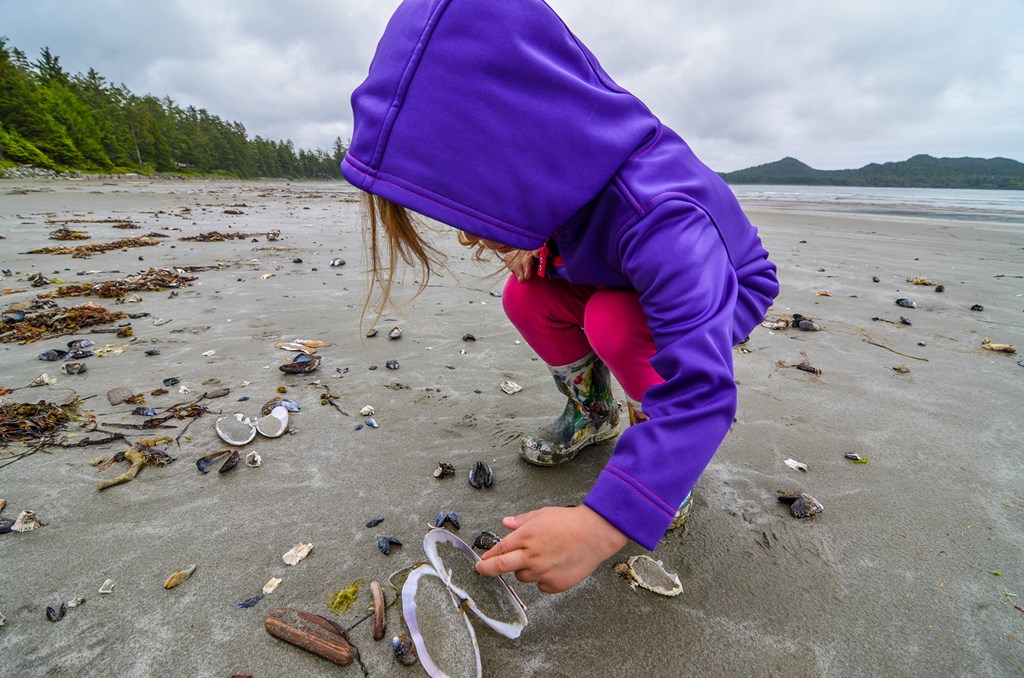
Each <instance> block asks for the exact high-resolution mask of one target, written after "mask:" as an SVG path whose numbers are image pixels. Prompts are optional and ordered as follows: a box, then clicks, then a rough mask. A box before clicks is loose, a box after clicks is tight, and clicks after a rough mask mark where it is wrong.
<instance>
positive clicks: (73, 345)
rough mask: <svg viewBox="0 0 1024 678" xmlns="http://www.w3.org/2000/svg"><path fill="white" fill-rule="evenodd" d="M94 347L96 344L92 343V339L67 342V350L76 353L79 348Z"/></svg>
mask: <svg viewBox="0 0 1024 678" xmlns="http://www.w3.org/2000/svg"><path fill="white" fill-rule="evenodd" d="M95 345H96V342H95V341H93V340H92V339H72V340H71V341H69V342H68V350H69V351H76V350H78V349H80V348H89V347H90V346H95Z"/></svg>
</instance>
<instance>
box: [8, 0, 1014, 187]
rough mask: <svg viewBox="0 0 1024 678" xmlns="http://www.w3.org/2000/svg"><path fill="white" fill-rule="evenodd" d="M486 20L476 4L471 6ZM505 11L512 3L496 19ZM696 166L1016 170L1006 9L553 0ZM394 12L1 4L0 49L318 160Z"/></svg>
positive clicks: (354, 7) (1001, 4)
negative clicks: (903, 164) (962, 161)
mask: <svg viewBox="0 0 1024 678" xmlns="http://www.w3.org/2000/svg"><path fill="white" fill-rule="evenodd" d="M479 1H481V2H482V1H489V0H479ZM495 1H511V0H495ZM549 3H550V4H551V6H552V7H554V9H555V10H556V11H557V12H558V13H559V14H561V15H562V17H563V19H565V21H566V23H567V24H568V25H569V26H570V28H572V30H573V31H574V32H575V33H576V34H577V35H578V36H579V37H580V38H581V39H582V40H583V41H584V42H585V43H586V44H587V45H588V46H589V47H590V49H591V50H592V51H593V52H594V53H595V54H596V55H597V56H598V58H599V59H600V60H601V62H602V64H603V65H604V67H605V69H606V70H607V71H608V72H609V73H610V74H611V75H612V77H613V78H615V79H616V80H617V81H618V82H619V83H620V84H621V85H623V86H625V87H627V88H628V89H630V90H632V91H633V92H634V93H636V94H637V95H639V96H640V98H642V99H643V100H644V101H645V102H646V103H647V104H648V105H649V106H650V107H651V109H652V110H653V111H654V112H655V113H656V114H658V115H659V117H661V118H662V120H664V121H665V122H666V124H668V125H669V126H671V127H672V128H674V129H675V130H676V131H678V132H679V133H680V134H681V135H682V136H683V137H684V138H685V139H686V140H687V141H688V142H689V143H690V144H691V146H693V147H694V149H695V150H696V151H697V153H698V155H700V156H701V157H702V158H703V159H704V160H705V162H707V163H708V164H709V165H711V166H712V167H713V168H715V169H717V170H720V171H729V170H736V169H741V168H744V167H749V166H752V165H758V164H762V163H766V162H772V161H774V160H778V159H780V158H782V157H784V156H793V157H796V158H799V159H800V160H802V161H804V162H806V163H807V164H809V165H811V166H812V167H817V168H819V169H839V168H852V167H860V166H862V165H865V164H867V163H869V162H885V161H892V160H905V159H906V158H908V157H910V156H912V155H915V154H918V153H928V154H931V155H936V156H953V157H959V156H975V157H994V156H1002V157H1009V158H1013V159H1015V160H1020V161H1024V39H1022V38H1021V36H1022V35H1024V2H1022V1H1021V0H985V1H984V2H976V1H975V0H829V1H828V2H823V1H822V0H814V1H812V0H787V1H785V2H783V1H779V0H766V1H763V2H755V1H751V0H715V1H714V2H706V1H703V2H696V1H694V0H632V1H630V2H622V1H621V0H614V1H612V0H549ZM398 4H399V3H398V0H292V2H289V3H282V2H275V1H272V0H245V1H243V0H164V1H163V2H159V3H156V2H154V3H150V2H145V1H138V0H136V1H134V2H132V1H128V0H0V36H6V37H7V38H8V40H9V44H10V46H14V47H17V48H19V49H21V50H23V51H24V52H26V53H27V55H28V56H29V58H30V59H33V60H34V59H36V58H37V57H38V55H39V50H40V49H41V48H42V47H44V46H48V47H49V48H50V50H51V51H52V52H53V53H54V54H56V55H58V56H59V57H60V58H61V63H62V64H63V65H64V67H65V69H66V70H68V71H70V72H72V73H77V72H84V71H86V70H87V69H88V68H89V67H92V68H95V69H96V70H97V71H98V72H99V73H100V74H101V75H103V76H104V77H106V78H107V80H109V81H112V82H114V83H124V84H125V85H127V86H128V88H129V89H130V90H131V91H133V92H135V93H136V94H146V93H150V94H154V95H157V96H160V97H163V96H165V95H167V96H170V97H171V98H172V99H174V100H175V101H176V102H177V103H178V104H179V105H182V106H186V105H193V106H196V107H197V108H205V109H207V110H208V111H209V112H210V113H212V114H215V115H218V116H220V117H221V118H223V119H226V120H233V121H238V122H241V123H242V124H244V125H245V127H246V130H247V131H248V132H249V134H250V135H256V134H259V135H261V136H264V137H268V138H272V139H291V140H292V141H293V142H294V143H295V145H296V146H297V147H300V148H324V149H328V148H330V146H331V144H332V142H333V141H334V138H335V137H341V138H342V139H344V140H347V139H348V138H349V137H350V135H351V130H352V119H351V116H352V113H351V109H350V107H349V101H348V97H349V94H350V93H351V91H352V89H353V88H354V87H355V86H356V85H358V84H359V82H361V81H362V79H363V77H364V76H365V74H366V69H367V67H368V66H369V62H370V58H371V57H372V55H373V50H374V47H375V45H376V42H377V39H378V38H379V37H380V33H381V32H382V31H383V28H384V25H385V24H386V22H387V19H388V17H389V16H390V14H391V12H392V11H393V10H394V8H395V7H396V6H397V5H398Z"/></svg>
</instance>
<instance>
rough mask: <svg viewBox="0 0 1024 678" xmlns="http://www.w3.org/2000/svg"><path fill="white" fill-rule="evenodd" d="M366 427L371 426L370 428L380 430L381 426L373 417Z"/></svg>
mask: <svg viewBox="0 0 1024 678" xmlns="http://www.w3.org/2000/svg"><path fill="white" fill-rule="evenodd" d="M366 425H367V426H369V427H370V428H380V424H378V423H377V420H376V419H374V418H373V417H370V418H369V419H367V420H366Z"/></svg>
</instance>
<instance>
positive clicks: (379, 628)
mask: <svg viewBox="0 0 1024 678" xmlns="http://www.w3.org/2000/svg"><path fill="white" fill-rule="evenodd" d="M370 593H371V594H372V595H373V639H374V640H380V639H381V638H383V637H384V630H385V629H386V628H387V627H388V606H387V604H386V603H385V601H384V591H383V589H381V587H380V582H379V581H377V580H376V579H374V580H373V581H371V582H370Z"/></svg>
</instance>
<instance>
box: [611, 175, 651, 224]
mask: <svg viewBox="0 0 1024 678" xmlns="http://www.w3.org/2000/svg"><path fill="white" fill-rule="evenodd" d="M612 182H613V183H614V184H615V187H616V188H618V189H619V192H620V193H622V194H623V196H624V197H625V198H626V201H627V202H629V204H630V206H631V207H632V208H633V209H634V210H635V211H636V212H637V213H638V214H640V213H641V212H642V211H643V208H642V207H641V206H640V201H639V200H637V199H636V196H635V195H633V192H632V191H631V190H629V186H627V185H626V182H625V181H623V180H622V177H620V176H619V175H618V174H616V175H615V178H614V179H613V180H612Z"/></svg>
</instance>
